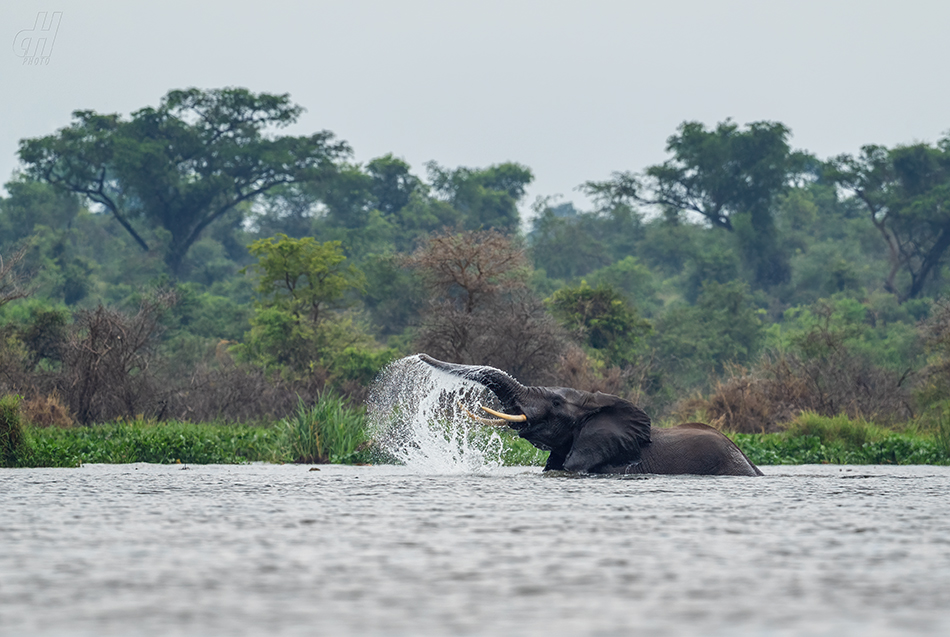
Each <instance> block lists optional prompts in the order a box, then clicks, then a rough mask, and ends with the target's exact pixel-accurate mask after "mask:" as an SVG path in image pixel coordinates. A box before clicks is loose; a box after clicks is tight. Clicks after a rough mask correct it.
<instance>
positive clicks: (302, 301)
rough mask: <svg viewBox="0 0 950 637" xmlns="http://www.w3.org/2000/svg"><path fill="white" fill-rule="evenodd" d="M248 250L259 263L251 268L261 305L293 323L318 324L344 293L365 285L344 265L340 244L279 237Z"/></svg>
mask: <svg viewBox="0 0 950 637" xmlns="http://www.w3.org/2000/svg"><path fill="white" fill-rule="evenodd" d="M248 250H249V251H250V253H251V255H252V256H254V257H257V259H258V262H257V263H256V264H253V265H251V266H250V268H251V269H252V270H254V271H256V273H257V275H258V284H257V292H258V293H259V294H260V295H261V297H262V299H263V300H262V305H264V306H266V307H273V308H277V309H279V310H281V311H283V312H285V313H287V314H289V315H291V316H293V317H294V319H295V320H304V319H305V320H307V321H310V322H311V323H319V322H320V321H321V320H322V318H323V314H324V312H325V311H326V310H327V309H329V308H331V307H335V306H337V305H338V304H339V303H340V302H341V301H342V300H343V296H344V294H345V293H346V291H347V290H350V289H361V288H362V286H363V283H364V277H363V274H362V272H360V271H359V270H357V269H356V268H355V267H353V266H348V265H345V263H344V262H345V261H346V256H344V254H343V249H342V247H341V246H340V242H339V241H327V242H326V243H320V242H318V241H317V240H316V239H314V238H313V237H303V238H302V239H291V238H290V237H288V236H287V235H283V234H279V235H277V236H276V237H268V238H267V239H259V240H257V241H255V242H254V243H252V244H251V245H250V246H249V248H248Z"/></svg>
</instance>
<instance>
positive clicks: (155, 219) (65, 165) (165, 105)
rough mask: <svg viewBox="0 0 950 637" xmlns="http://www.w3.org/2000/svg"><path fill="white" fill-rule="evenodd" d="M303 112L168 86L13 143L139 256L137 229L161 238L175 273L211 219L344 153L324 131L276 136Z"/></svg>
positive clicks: (323, 168)
mask: <svg viewBox="0 0 950 637" xmlns="http://www.w3.org/2000/svg"><path fill="white" fill-rule="evenodd" d="M302 111H303V109H302V108H301V107H300V106H297V105H295V104H292V103H291V102H290V98H289V96H288V95H286V94H285V95H271V94H267V93H261V94H257V95H256V94H254V93H251V92H249V91H247V90H246V89H242V88H224V89H213V90H208V91H202V90H199V89H187V90H174V91H170V92H169V93H168V94H167V95H165V97H163V98H162V100H161V103H160V104H159V106H158V107H157V108H152V107H146V108H143V109H140V110H138V111H136V112H134V113H132V116H131V118H130V119H124V118H122V117H121V116H120V115H118V114H109V115H101V114H98V113H95V112H93V111H75V112H74V113H73V118H74V121H73V123H72V124H71V125H70V126H68V127H66V128H63V129H61V130H59V131H58V132H57V133H56V134H54V135H49V136H46V137H40V138H33V139H25V140H22V141H21V142H20V150H19V155H20V160H21V161H22V162H23V163H24V165H25V166H26V172H27V174H28V175H29V176H30V177H32V178H35V179H40V180H43V181H46V182H48V183H50V184H53V185H54V186H56V187H58V188H60V189H62V190H65V191H69V192H73V193H76V194H79V195H82V196H83V197H85V198H87V199H88V200H90V201H93V202H95V203H97V204H100V205H101V206H103V208H105V210H107V211H108V212H109V213H110V214H111V215H112V216H113V217H114V218H115V219H116V220H117V221H118V222H119V223H120V224H121V225H122V227H123V228H125V230H126V231H127V232H128V233H129V234H130V235H131V236H132V237H133V238H134V239H135V241H136V242H137V243H138V244H139V246H140V247H141V248H142V249H143V250H146V251H148V250H149V249H150V246H149V242H148V241H146V239H145V236H144V234H145V233H144V229H143V224H145V226H146V227H147V226H148V225H149V224H151V225H153V226H157V227H160V228H162V229H163V230H164V231H165V232H167V236H168V238H167V246H165V253H164V258H165V262H166V264H167V266H168V268H169V269H170V270H171V272H172V273H174V274H176V275H178V274H180V270H181V267H182V262H183V260H184V258H185V255H186V254H187V252H188V249H189V248H190V247H191V246H192V244H194V243H195V242H196V241H197V240H198V239H199V237H200V236H201V234H202V232H203V231H204V230H205V229H206V228H207V227H208V226H209V225H210V224H211V223H212V222H214V221H215V220H216V219H218V218H220V217H221V216H222V215H225V214H226V213H228V212H229V211H231V210H233V209H234V208H235V207H236V206H238V205H239V204H241V203H242V202H245V201H250V200H252V199H254V198H255V197H257V196H258V195H260V194H262V193H265V192H267V191H268V190H270V189H271V188H274V187H276V186H278V185H281V184H289V183H296V182H306V181H314V180H319V179H323V178H325V177H326V175H327V174H328V173H332V172H334V170H335V164H334V162H335V160H337V159H338V158H340V157H343V156H345V155H346V154H347V153H348V152H349V147H348V146H347V145H346V144H345V143H343V142H337V141H335V140H334V136H333V134H332V133H330V132H328V131H323V132H320V133H315V134H313V135H310V136H301V137H290V136H280V137H275V136H272V135H269V134H268V131H269V129H271V128H274V127H276V128H280V127H285V126H288V125H290V124H293V123H294V122H295V121H296V120H297V118H298V117H299V115H300V113H301V112H302Z"/></svg>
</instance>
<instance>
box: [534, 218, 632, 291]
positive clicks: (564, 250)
mask: <svg viewBox="0 0 950 637" xmlns="http://www.w3.org/2000/svg"><path fill="white" fill-rule="evenodd" d="M535 212H536V213H538V214H537V216H536V217H535V218H534V220H533V221H532V231H531V233H530V234H529V235H528V243H529V245H530V247H531V256H532V259H533V260H534V265H535V267H536V268H539V269H541V270H543V271H544V273H545V275H546V276H548V277H550V278H552V279H563V280H570V279H576V278H577V277H583V276H586V275H588V274H589V273H591V272H593V271H594V270H597V269H599V268H605V267H608V266H610V265H611V264H613V263H615V262H616V261H617V260H619V259H623V258H625V257H627V256H629V255H632V254H634V253H636V252H637V249H638V242H639V241H640V240H642V237H643V227H642V219H641V216H640V214H639V213H638V212H636V211H635V210H633V209H632V208H631V207H630V206H628V205H624V204H618V205H614V206H611V207H606V208H601V209H598V210H595V211H592V212H578V211H577V210H576V209H575V208H574V206H573V205H572V204H569V203H567V204H561V205H559V206H553V207H552V206H551V205H550V203H549V202H548V201H543V200H542V201H541V202H540V203H539V204H538V205H536V206H535Z"/></svg>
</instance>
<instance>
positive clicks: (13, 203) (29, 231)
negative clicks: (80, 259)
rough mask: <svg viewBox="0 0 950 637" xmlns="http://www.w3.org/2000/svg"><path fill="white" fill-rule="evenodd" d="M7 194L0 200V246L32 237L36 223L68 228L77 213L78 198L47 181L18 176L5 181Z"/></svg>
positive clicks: (54, 228)
mask: <svg viewBox="0 0 950 637" xmlns="http://www.w3.org/2000/svg"><path fill="white" fill-rule="evenodd" d="M5 188H6V189H7V192H8V193H9V195H10V196H9V197H6V198H3V199H0V247H4V246H9V245H12V244H14V243H16V242H18V241H21V240H22V239H25V238H27V237H29V236H32V235H33V234H34V233H35V232H36V228H37V226H45V227H47V228H51V229H53V230H62V229H65V228H68V227H69V226H70V225H71V224H72V223H73V221H74V220H75V218H76V215H77V214H79V199H78V197H76V196H75V195H73V194H71V193H63V192H60V191H57V190H56V189H55V188H53V187H52V186H50V185H49V184H45V183H42V182H39V181H33V180H30V179H25V178H20V179H14V180H12V181H8V182H7V183H6V184H5Z"/></svg>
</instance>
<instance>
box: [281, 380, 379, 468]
mask: <svg viewBox="0 0 950 637" xmlns="http://www.w3.org/2000/svg"><path fill="white" fill-rule="evenodd" d="M280 428H281V430H282V431H283V434H284V440H285V446H286V447H287V449H288V451H289V456H290V459H291V461H293V462H299V463H306V464H314V463H326V462H337V463H339V462H354V461H360V460H361V459H362V458H361V456H362V455H365V454H363V452H364V451H366V450H367V448H368V446H369V444H368V442H367V439H366V416H365V414H364V413H363V411H362V410H358V409H354V408H352V407H349V406H347V405H346V403H345V402H344V401H343V399H342V398H340V397H339V396H334V395H332V394H324V395H322V396H320V397H319V398H318V399H317V401H316V403H314V404H313V405H312V406H307V405H306V404H305V403H304V401H303V400H302V399H299V400H298V403H297V410H296V412H295V413H294V414H293V415H292V416H290V417H288V418H284V419H283V420H281V421H280Z"/></svg>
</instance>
